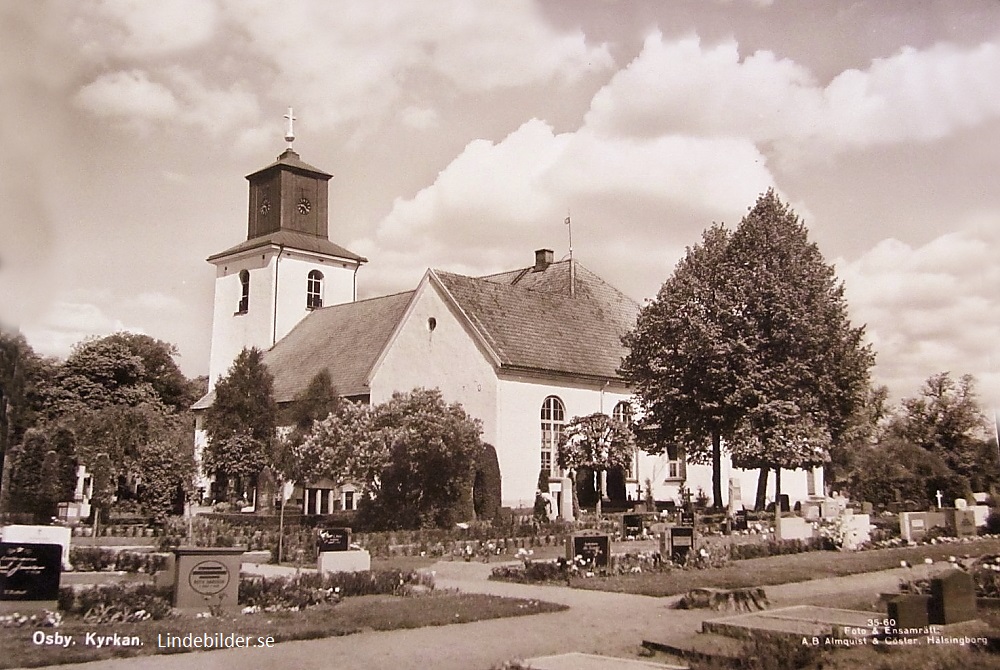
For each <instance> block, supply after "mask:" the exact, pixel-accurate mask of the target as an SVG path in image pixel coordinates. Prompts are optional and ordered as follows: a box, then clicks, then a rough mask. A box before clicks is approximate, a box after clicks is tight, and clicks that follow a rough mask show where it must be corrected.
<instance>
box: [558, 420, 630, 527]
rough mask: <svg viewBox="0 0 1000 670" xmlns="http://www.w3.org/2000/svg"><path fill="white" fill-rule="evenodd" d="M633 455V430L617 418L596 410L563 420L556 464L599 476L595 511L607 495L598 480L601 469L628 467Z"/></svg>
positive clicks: (599, 507)
mask: <svg viewBox="0 0 1000 670" xmlns="http://www.w3.org/2000/svg"><path fill="white" fill-rule="evenodd" d="M634 456H635V440H634V438H633V437H632V431H631V430H630V429H629V427H628V426H626V425H625V424H624V423H622V422H621V421H619V420H618V419H614V418H612V417H610V416H608V415H607V414H603V413H601V412H597V413H595V414H588V415H587V416H582V417H581V416H575V417H573V419H572V420H571V421H570V422H569V423H567V424H566V426H565V428H564V429H563V433H562V437H561V438H560V441H559V452H558V454H557V458H556V460H557V462H558V463H559V467H561V468H566V469H569V470H574V471H578V470H579V469H580V468H583V467H585V468H589V469H590V470H592V471H593V472H594V473H595V474H596V475H597V477H598V486H597V494H598V496H597V513H598V514H600V510H601V499H602V498H603V497H604V496H605V495H606V493H607V492H606V491H604V490H603V487H602V485H601V484H600V481H601V477H600V474H601V473H602V472H607V471H608V470H611V469H612V468H622V469H623V470H627V469H628V468H629V466H630V465H631V463H632V458H633V457H634Z"/></svg>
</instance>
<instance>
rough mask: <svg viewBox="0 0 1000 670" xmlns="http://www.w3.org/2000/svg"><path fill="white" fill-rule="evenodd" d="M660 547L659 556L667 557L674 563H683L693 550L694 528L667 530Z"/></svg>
mask: <svg viewBox="0 0 1000 670" xmlns="http://www.w3.org/2000/svg"><path fill="white" fill-rule="evenodd" d="M660 547H661V548H660V553H661V555H665V556H669V557H670V560H672V561H673V562H674V563H683V562H684V560H685V559H687V557H688V554H689V553H691V550H692V549H693V548H694V526H672V527H670V528H667V530H666V532H665V533H664V534H663V539H661V542H660Z"/></svg>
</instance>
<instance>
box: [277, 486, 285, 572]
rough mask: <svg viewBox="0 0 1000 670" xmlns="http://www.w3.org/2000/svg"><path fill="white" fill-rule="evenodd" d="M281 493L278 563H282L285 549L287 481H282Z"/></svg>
mask: <svg viewBox="0 0 1000 670" xmlns="http://www.w3.org/2000/svg"><path fill="white" fill-rule="evenodd" d="M279 491H281V493H280V494H279V496H278V497H279V498H281V509H280V510H279V511H278V561H277V563H278V565H281V556H282V554H283V553H284V549H285V483H284V482H282V483H281V488H280V489H279Z"/></svg>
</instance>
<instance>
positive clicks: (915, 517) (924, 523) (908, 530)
mask: <svg viewBox="0 0 1000 670" xmlns="http://www.w3.org/2000/svg"><path fill="white" fill-rule="evenodd" d="M946 525H947V518H946V516H945V513H944V512H900V514H899V534H900V536H901V537H902V538H903V539H904V540H906V541H907V542H919V541H920V540H922V539H923V537H924V535H926V534H927V531H929V530H930V529H931V528H940V527H944V526H946Z"/></svg>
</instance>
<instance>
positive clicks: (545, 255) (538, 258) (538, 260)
mask: <svg viewBox="0 0 1000 670" xmlns="http://www.w3.org/2000/svg"><path fill="white" fill-rule="evenodd" d="M550 265H552V250H551V249H535V268H534V270H533V272H541V271H542V270H544V269H545V268H547V267H549V266H550Z"/></svg>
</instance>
